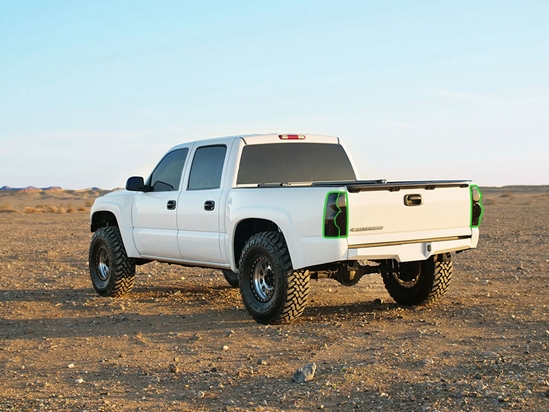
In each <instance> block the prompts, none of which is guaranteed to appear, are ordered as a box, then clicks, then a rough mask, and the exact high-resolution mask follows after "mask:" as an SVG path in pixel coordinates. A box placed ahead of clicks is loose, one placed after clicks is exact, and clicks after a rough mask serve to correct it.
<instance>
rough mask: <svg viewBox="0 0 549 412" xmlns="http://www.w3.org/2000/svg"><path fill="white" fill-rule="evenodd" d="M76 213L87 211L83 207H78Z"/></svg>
mask: <svg viewBox="0 0 549 412" xmlns="http://www.w3.org/2000/svg"><path fill="white" fill-rule="evenodd" d="M78 211H79V212H87V211H88V209H87V208H85V207H84V206H80V207H79V208H78Z"/></svg>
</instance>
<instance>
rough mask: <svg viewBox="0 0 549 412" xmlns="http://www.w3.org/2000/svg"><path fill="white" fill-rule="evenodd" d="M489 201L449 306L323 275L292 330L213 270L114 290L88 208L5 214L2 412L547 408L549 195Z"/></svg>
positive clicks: (459, 264)
mask: <svg viewBox="0 0 549 412" xmlns="http://www.w3.org/2000/svg"><path fill="white" fill-rule="evenodd" d="M50 201H53V200H52V199H50ZM485 203H486V212H485V215H484V220H483V224H482V226H481V239H480V244H479V248H478V249H477V250H473V251H467V252H464V253H462V254H458V255H455V256H454V280H453V283H452V285H451V286H450V289H449V291H448V293H447V294H446V295H445V297H444V298H443V299H442V300H441V301H440V302H439V303H438V304H436V305H433V306H426V307H412V308H407V307H400V306H398V305H396V304H395V303H394V302H393V301H392V300H391V298H390V297H389V295H388V294H387V293H386V291H385V289H384V287H383V283H382V282H381V279H380V277H379V276H378V275H372V276H367V277H365V278H363V279H362V280H361V281H360V282H359V284H358V285H356V286H354V287H345V286H341V285H340V284H338V283H337V282H335V281H334V280H320V281H312V288H311V295H310V302H309V305H308V308H307V309H306V311H305V314H304V316H303V317H301V318H300V319H299V320H298V321H296V322H294V323H293V324H290V325H283V326H265V325H259V324H257V323H255V322H254V321H253V320H251V318H250V317H249V316H248V315H247V313H246V311H245V310H244V308H243V305H242V303H241V301H240V296H239V293H238V290H236V289H232V288H230V287H229V286H228V285H227V284H226V282H225V280H224V279H223V276H222V275H221V273H220V272H219V271H215V270H206V269H193V268H182V267H178V266H170V265H166V264H159V263H151V264H148V265H144V266H140V267H139V268H138V277H137V280H136V286H135V288H134V290H133V292H132V293H131V294H130V295H129V296H128V297H126V298H122V299H111V298H101V297H99V296H97V295H96V294H95V292H94V291H93V289H92V287H91V282H90V280H89V275H88V268H87V253H88V245H89V241H90V238H91V234H90V233H89V227H88V215H87V213H84V212H75V213H64V214H62V213H21V212H18V213H16V212H13V210H11V213H8V212H6V213H0V238H1V243H0V261H1V263H0V277H1V279H2V288H1V290H0V367H1V368H2V370H4V373H3V376H2V378H1V379H0V411H21V410H32V411H34V410H36V411H48V410H54V411H57V410H66V411H83V410H87V411H145V410H147V411H156V410H158V411H170V410H173V411H179V410H188V411H207V410H226V411H280V410H284V411H298V410H299V411H301V410H337V411H351V410H382V411H460V410H462V411H500V410H509V411H511V410H524V411H542V410H549V382H548V381H549V362H548V359H547V356H548V353H549V352H548V345H549V322H548V321H549V313H548V305H549V290H548V283H547V280H546V279H547V273H548V269H549V191H543V190H541V189H540V190H537V191H533V190H525V189H524V188H523V189H521V188H518V189H516V190H505V191H502V190H494V189H492V190H486V191H485ZM15 209H17V208H15ZM311 363H314V364H315V365H316V373H315V374H314V378H313V379H312V380H309V381H306V382H303V383H299V384H298V383H295V382H293V380H292V376H293V374H294V372H295V371H296V370H297V369H299V368H302V367H304V366H305V365H308V364H311Z"/></svg>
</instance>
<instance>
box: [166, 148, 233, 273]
mask: <svg viewBox="0 0 549 412" xmlns="http://www.w3.org/2000/svg"><path fill="white" fill-rule="evenodd" d="M226 154H227V146H226V145H223V144H217V145H210V146H201V147H198V148H197V149H196V151H195V152H194V157H193V161H192V165H191V170H190V173H189V179H188V183H187V187H186V188H185V190H183V191H181V193H180V195H179V207H178V209H177V217H178V218H177V223H178V229H179V233H178V243H179V251H180V253H181V256H182V257H183V259H185V260H190V261H197V262H209V263H223V262H224V259H223V257H222V254H221V248H220V236H221V234H220V230H221V225H220V218H222V217H223V213H222V212H223V210H221V209H222V205H221V195H222V193H223V189H222V185H221V182H222V177H223V169H224V165H225V157H226Z"/></svg>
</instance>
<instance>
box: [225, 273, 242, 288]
mask: <svg viewBox="0 0 549 412" xmlns="http://www.w3.org/2000/svg"><path fill="white" fill-rule="evenodd" d="M222 272H223V276H224V277H225V280H226V281H227V283H228V284H229V285H231V287H233V288H237V287H238V273H234V272H233V271H232V270H222Z"/></svg>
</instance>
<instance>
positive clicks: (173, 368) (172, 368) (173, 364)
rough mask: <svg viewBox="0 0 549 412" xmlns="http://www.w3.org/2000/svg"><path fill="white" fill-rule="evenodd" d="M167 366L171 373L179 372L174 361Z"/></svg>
mask: <svg viewBox="0 0 549 412" xmlns="http://www.w3.org/2000/svg"><path fill="white" fill-rule="evenodd" d="M169 368H170V372H171V373H179V367H178V366H177V365H176V364H175V363H170V366H169Z"/></svg>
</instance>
